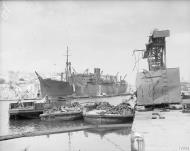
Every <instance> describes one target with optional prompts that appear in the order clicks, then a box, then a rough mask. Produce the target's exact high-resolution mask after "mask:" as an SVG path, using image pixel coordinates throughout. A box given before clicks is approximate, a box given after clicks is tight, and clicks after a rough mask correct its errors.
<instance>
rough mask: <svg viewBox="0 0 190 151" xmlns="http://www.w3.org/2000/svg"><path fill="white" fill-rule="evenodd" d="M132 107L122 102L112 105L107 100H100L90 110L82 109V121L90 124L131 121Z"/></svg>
mask: <svg viewBox="0 0 190 151" xmlns="http://www.w3.org/2000/svg"><path fill="white" fill-rule="evenodd" d="M133 117H134V109H133V108H132V107H131V106H130V104H128V103H126V102H123V103H120V104H119V105H117V106H112V105H110V104H109V103H107V102H100V103H99V104H97V106H96V107H95V108H94V109H92V110H88V109H86V110H84V111H83V118H84V121H85V122H87V123H91V124H121V123H127V122H131V121H133Z"/></svg>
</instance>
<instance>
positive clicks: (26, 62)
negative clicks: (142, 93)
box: [0, 1, 190, 83]
mask: <svg viewBox="0 0 190 151" xmlns="http://www.w3.org/2000/svg"><path fill="white" fill-rule="evenodd" d="M0 10H1V11H0V14H1V16H0V17H1V18H0V65H1V66H0V69H1V72H5V71H7V70H15V71H17V70H19V71H27V72H34V70H37V71H38V72H39V73H47V72H61V71H63V70H64V68H65V61H66V57H65V56H64V55H65V54H66V46H67V45H68V46H69V48H70V54H71V56H70V61H71V62H72V65H73V67H74V68H75V69H76V71H78V72H83V71H84V70H85V69H86V68H89V70H90V71H93V68H94V67H100V68H101V69H102V70H103V71H104V72H103V73H104V74H116V73H117V72H119V73H120V75H122V76H123V75H124V74H125V73H127V77H126V80H127V81H128V82H130V83H134V81H135V75H136V70H135V71H132V70H133V67H134V56H132V52H133V50H134V49H145V43H147V42H148V35H149V33H150V32H151V31H152V30H153V29H154V28H158V29H160V30H164V29H169V30H170V37H168V38H167V66H168V67H179V68H180V73H181V77H183V79H185V80H189V81H190V50H189V48H190V2H188V1H182V2H181V1H166V2H164V1H161V2H157V1H153V2H150V1H135V2H132V1H127V2H125V1H103V2H101V1H90V2H87V1H56V2H53V1H46V2H43V1H35V2H32V1H30V2H26V1H16V2H9V1H8V2H6V1H4V2H0ZM145 62H146V61H142V62H140V64H139V66H140V68H143V67H146V66H145Z"/></svg>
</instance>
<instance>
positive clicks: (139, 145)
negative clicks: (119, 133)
mask: <svg viewBox="0 0 190 151" xmlns="http://www.w3.org/2000/svg"><path fill="white" fill-rule="evenodd" d="M131 151H145V142H144V138H143V136H142V135H140V134H138V133H135V132H132V134H131Z"/></svg>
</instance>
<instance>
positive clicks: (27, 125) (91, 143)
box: [0, 96, 131, 151]
mask: <svg viewBox="0 0 190 151" xmlns="http://www.w3.org/2000/svg"><path fill="white" fill-rule="evenodd" d="M126 98H128V96H122V97H113V98H101V99H100V98H99V99H93V101H108V102H109V103H110V104H114V105H116V104H119V103H120V102H122V101H123V100H124V99H126ZM91 100H92V99H91ZM80 101H90V100H89V99H83V100H80ZM9 103H11V102H10V101H0V135H7V134H18V133H21V132H34V131H42V130H48V129H51V130H52V129H59V128H61V129H63V127H66V128H68V127H76V126H82V125H87V124H86V123H84V122H83V121H82V120H78V121H67V122H65V121H56V122H55V121H53V122H51V121H41V120H40V119H34V120H9V115H8V107H9ZM130 132H131V126H130V127H126V128H121V129H115V130H111V129H104V130H100V129H92V130H88V131H87V130H85V131H78V132H69V133H61V134H52V135H45V136H35V137H26V138H18V139H13V140H7V141H1V142H0V150H1V151H6V150H7V151H9V150H18V151H21V150H23V151H24V150H25V151H26V150H31V151H32V150H33V151H35V150H46V151H47V150H61V151H75V150H76V151H79V150H80V151H83V150H84V151H91V150H92V151H95V150H102V151H105V150H113V151H115V150H120V151H129V150H131V148H130Z"/></svg>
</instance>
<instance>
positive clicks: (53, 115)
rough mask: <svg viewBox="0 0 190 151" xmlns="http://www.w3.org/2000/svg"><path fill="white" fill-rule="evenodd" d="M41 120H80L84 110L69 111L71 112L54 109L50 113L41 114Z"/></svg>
mask: <svg viewBox="0 0 190 151" xmlns="http://www.w3.org/2000/svg"><path fill="white" fill-rule="evenodd" d="M40 118H41V120H64V121H69V120H78V119H82V111H69V112H61V111H54V112H50V113H48V112H47V113H43V114H40Z"/></svg>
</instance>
